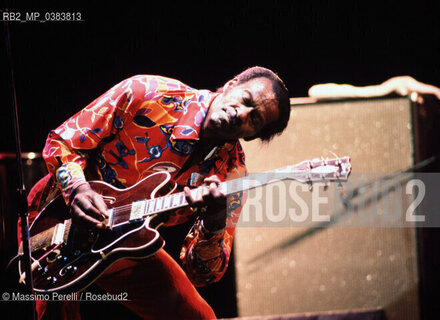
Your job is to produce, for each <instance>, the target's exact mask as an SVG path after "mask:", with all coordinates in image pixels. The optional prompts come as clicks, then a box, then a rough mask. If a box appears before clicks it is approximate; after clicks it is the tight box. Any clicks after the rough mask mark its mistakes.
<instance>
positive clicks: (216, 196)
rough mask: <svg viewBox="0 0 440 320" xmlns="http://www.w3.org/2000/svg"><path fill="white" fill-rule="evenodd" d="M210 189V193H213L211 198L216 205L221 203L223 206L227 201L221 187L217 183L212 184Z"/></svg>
mask: <svg viewBox="0 0 440 320" xmlns="http://www.w3.org/2000/svg"><path fill="white" fill-rule="evenodd" d="M209 189H210V193H211V198H212V199H213V200H214V201H215V202H216V203H219V204H220V203H221V204H223V203H224V202H225V200H226V196H225V195H224V194H223V192H222V191H221V189H220V188H219V186H218V185H217V184H216V183H214V182H213V183H211V184H210V185H209Z"/></svg>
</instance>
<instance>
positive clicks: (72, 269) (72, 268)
mask: <svg viewBox="0 0 440 320" xmlns="http://www.w3.org/2000/svg"><path fill="white" fill-rule="evenodd" d="M77 270H78V268H77V267H76V266H72V265H70V266H68V267H67V268H66V273H67V274H74V273H75V272H76V271H77Z"/></svg>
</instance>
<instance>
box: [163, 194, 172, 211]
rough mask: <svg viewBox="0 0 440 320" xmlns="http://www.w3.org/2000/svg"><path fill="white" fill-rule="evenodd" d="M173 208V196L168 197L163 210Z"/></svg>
mask: <svg viewBox="0 0 440 320" xmlns="http://www.w3.org/2000/svg"><path fill="white" fill-rule="evenodd" d="M170 206H171V196H166V197H165V199H164V202H163V208H164V209H168V208H169V207H170Z"/></svg>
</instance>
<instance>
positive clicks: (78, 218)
mask: <svg viewBox="0 0 440 320" xmlns="http://www.w3.org/2000/svg"><path fill="white" fill-rule="evenodd" d="M72 220H73V222H74V223H75V224H78V225H80V226H82V227H84V228H87V229H93V228H97V229H104V228H105V225H104V224H103V223H101V222H100V221H98V220H96V219H94V218H93V217H91V216H89V215H88V214H86V213H84V212H83V211H82V210H81V209H79V208H75V209H74V210H73V212H72Z"/></svg>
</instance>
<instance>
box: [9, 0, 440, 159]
mask: <svg viewBox="0 0 440 320" xmlns="http://www.w3.org/2000/svg"><path fill="white" fill-rule="evenodd" d="M26 2H29V4H28V5H24V4H23V3H26ZM433 2H434V1H433ZM44 3H49V2H48V1H38V4H37V2H36V1H9V5H8V6H9V10H10V11H21V12H22V16H23V15H24V12H26V11H28V12H30V11H39V12H40V13H42V15H43V13H44V12H45V10H52V11H55V10H58V11H67V10H68V11H76V12H81V15H82V18H83V20H84V22H46V23H37V22H27V23H19V22H10V29H11V42H12V58H13V61H14V69H15V76H16V77H15V78H16V86H17V100H18V108H19V118H20V129H21V135H22V147H23V151H40V150H41V149H42V148H43V146H44V141H45V138H46V135H47V132H48V131H49V130H50V129H52V128H55V127H57V126H58V125H59V124H61V123H62V122H63V121H64V120H66V119H67V118H68V117H69V116H70V115H72V114H74V113H75V112H76V111H78V110H80V109H81V108H82V107H84V106H85V105H87V104H88V103H89V102H91V101H92V100H93V99H95V98H96V97H98V96H99V95H100V94H102V93H103V92H105V91H106V90H107V89H109V88H110V87H111V86H113V85H114V84H116V83H118V82H119V81H121V80H123V79H125V78H127V77H129V76H132V75H135V74H160V75H164V76H168V77H172V78H177V79H179V80H181V81H183V82H184V83H186V84H188V85H190V86H193V87H195V88H199V89H201V88H206V89H212V90H214V89H216V88H217V87H219V86H221V85H222V84H223V83H224V82H226V81H227V80H228V79H230V78H231V77H233V76H234V75H235V74H237V73H239V72H240V71H242V70H243V69H244V68H246V67H249V66H253V65H262V66H266V67H268V68H271V69H273V70H274V71H276V72H278V73H279V75H280V76H281V78H282V79H284V81H285V82H286V84H287V87H288V89H289V90H290V95H291V96H292V97H298V96H299V97H304V96H307V90H308V88H309V87H310V86H312V85H313V84H317V83H324V82H337V83H350V84H354V85H368V84H376V83H380V82H382V81H384V80H386V79H388V78H390V77H392V76H396V75H411V76H413V77H414V78H416V79H417V80H419V81H422V82H426V83H430V84H434V85H437V86H440V77H439V75H440V61H439V57H440V55H439V54H440V41H439V40H440V19H439V18H438V13H439V12H440V10H439V9H440V4H438V2H434V3H431V2H428V1H427V2H423V1H422V2H420V1H419V2H417V3H415V2H405V3H402V2H398V1H395V2H386V1H383V2H382V3H380V4H379V3H376V2H371V1H350V2H349V1H347V2H341V1H294V0H291V1H262V2H260V1H218V2H217V1H200V2H192V1H188V2H182V1H180V2H179V3H178V4H176V3H172V2H169V1H134V2H132V1H123V2H121V1H119V2H113V3H110V2H106V3H105V4H100V5H98V4H92V1H90V3H87V2H84V1H83V2H81V1H74V2H70V4H68V5H51V6H45V5H44ZM54 3H55V2H54ZM436 3H437V4H436ZM2 7H3V6H2ZM2 9H4V8H2ZM2 29H4V28H2ZM2 33H4V30H3V31H2ZM3 38H4V37H2V47H1V48H2V49H1V53H0V54H1V55H2V56H1V61H2V62H6V59H5V57H6V52H5V49H4V48H5V45H4V43H5V42H4V40H3ZM6 67H7V65H5V68H2V70H4V71H3V72H2V77H4V80H5V81H7V80H8V79H9V73H8V72H7V71H8V69H7V68H6ZM1 88H2V89H1V91H2V92H1V104H2V107H1V119H2V129H1V135H2V139H1V140H2V141H1V145H0V151H14V143H13V141H12V139H11V132H12V127H11V126H10V125H9V126H8V124H10V123H11V121H10V120H9V118H8V116H9V115H8V114H5V112H6V111H7V110H9V109H10V105H9V100H8V98H10V94H11V93H10V90H9V87H8V86H7V85H6V86H3V85H2V86H1Z"/></svg>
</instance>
